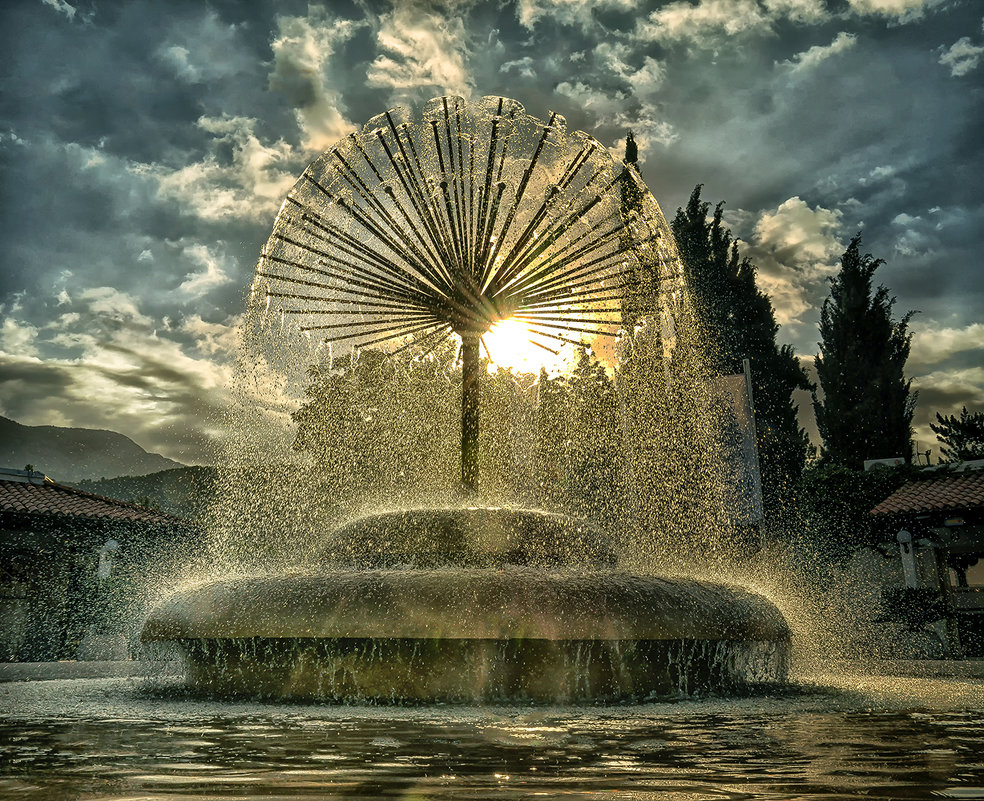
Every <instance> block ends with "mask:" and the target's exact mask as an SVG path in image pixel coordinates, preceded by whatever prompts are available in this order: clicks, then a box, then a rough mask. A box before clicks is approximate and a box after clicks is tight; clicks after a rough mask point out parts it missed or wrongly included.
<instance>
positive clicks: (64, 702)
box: [0, 680, 984, 801]
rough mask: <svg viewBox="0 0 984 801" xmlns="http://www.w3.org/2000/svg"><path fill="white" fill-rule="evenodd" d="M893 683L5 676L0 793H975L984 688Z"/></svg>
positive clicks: (979, 786)
mask: <svg viewBox="0 0 984 801" xmlns="http://www.w3.org/2000/svg"><path fill="white" fill-rule="evenodd" d="M902 684H904V685H905V686H901V685H902ZM920 688H921V689H920ZM896 689H898V690H899V692H896V691H895V689H893V688H892V687H887V688H886V687H882V689H881V691H880V693H879V692H875V691H872V690H871V688H864V687H859V686H855V685H843V686H842V687H840V688H838V689H830V688H818V687H811V688H807V689H800V690H799V691H796V692H790V693H787V694H784V695H783V696H782V697H773V698H759V699H739V700H731V701H729V700H721V699H718V700H713V699H711V700H706V701H691V702H685V703H679V704H654V705H642V706H631V707H608V708H586V709H577V708H544V707H539V708H529V707H499V708H460V707H440V706H432V707H418V708H411V709H399V708H395V709H394V708H385V709H381V708H375V709H374V708H354V707H342V706H302V705H296V706H287V705H259V704H257V705H250V704H221V703H213V702H207V701H195V700H190V699H187V698H186V697H184V696H182V695H180V694H179V693H176V692H174V691H171V690H168V689H167V688H166V687H165V688H163V689H162V688H161V686H157V687H156V688H155V689H153V690H151V691H148V689H147V688H146V686H144V685H141V684H140V683H132V682H130V683H128V682H125V681H120V680H92V681H82V680H79V681H74V682H64V681H62V682H58V681H51V682H32V683H27V682H24V683H10V684H5V685H0V713H3V722H0V798H25V799H49V798H86V799H97V798H114V799H123V798H128V799H129V798H140V799H158V798H159V799H165V798H166V799H179V798H203V797H205V798H252V797H263V798H297V797H302V796H314V797H317V796H321V797H332V798H405V799H470V798H490V797H495V798H535V797H548V798H550V797H563V798H574V799H576V798H596V797H601V796H603V797H606V798H619V799H670V800H671V801H673V800H676V799H679V800H681V801H682V799H688V801H689V800H692V799H718V798H724V799H757V798H770V799H794V798H795V799H807V798H818V799H819V798H824V799H847V798H868V799H870V798H882V799H925V798H933V797H937V798H956V799H984V712H982V708H984V707H982V706H981V705H979V704H978V703H976V698H977V696H978V694H979V686H977V685H975V684H973V683H970V682H956V681H949V682H940V681H934V682H923V683H922V684H913V683H912V682H911V681H909V682H901V683H900V686H899V687H898V688H896ZM906 693H908V695H906ZM916 695H918V696H919V698H916V697H915V696H916ZM899 698H903V699H905V701H906V703H907V704H908V706H907V707H902V706H899V705H898V704H896V703H893V702H892V699H899ZM913 701H915V703H913Z"/></svg>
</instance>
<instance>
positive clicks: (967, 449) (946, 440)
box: [929, 406, 984, 462]
mask: <svg viewBox="0 0 984 801" xmlns="http://www.w3.org/2000/svg"><path fill="white" fill-rule="evenodd" d="M929 427H930V428H931V429H933V433H934V434H936V439H938V440H939V441H940V445H942V448H941V449H940V453H941V454H942V456H943V460H944V461H947V462H966V461H970V460H971V459H984V412H974V413H973V414H971V413H970V412H968V411H967V407H966V406H964V407H963V408H962V409H961V410H960V417H957V416H956V415H953V414H950V415H941V414H940V413H939V412H937V413H936V423H930V424H929Z"/></svg>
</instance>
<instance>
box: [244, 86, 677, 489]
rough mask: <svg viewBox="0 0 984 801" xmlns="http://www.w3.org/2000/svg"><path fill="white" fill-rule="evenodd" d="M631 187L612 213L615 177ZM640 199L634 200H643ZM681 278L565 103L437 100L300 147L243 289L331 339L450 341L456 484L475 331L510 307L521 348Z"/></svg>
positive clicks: (599, 318) (473, 450)
mask: <svg viewBox="0 0 984 801" xmlns="http://www.w3.org/2000/svg"><path fill="white" fill-rule="evenodd" d="M626 183H631V184H632V185H633V188H634V191H635V194H636V195H637V196H638V197H639V202H638V203H636V204H635V208H633V209H632V210H630V211H628V212H627V213H622V212H623V211H626V210H625V209H624V203H623V189H624V186H625V184H626ZM643 195H645V205H646V206H648V208H647V209H646V210H647V211H648V212H649V213H647V214H645V215H643V214H640V213H639V212H640V210H642V208H643V201H642V197H643ZM644 253H648V254H651V255H650V260H651V262H652V263H653V264H656V265H658V268H657V273H658V276H657V277H658V279H663V280H665V281H668V282H672V281H674V280H676V281H679V280H680V271H679V267H678V265H679V261H678V260H677V259H676V258H675V253H674V250H673V245H672V237H671V236H670V234H669V230H668V228H667V226H666V222H665V220H664V219H663V216H662V214H661V213H660V211H659V208H658V206H657V205H656V203H655V201H654V200H652V197H651V196H649V194H648V192H647V191H646V190H645V187H644V186H643V185H642V183H641V181H640V180H639V179H638V175H637V174H636V173H635V171H634V170H632V169H630V168H627V167H625V166H624V165H623V164H621V163H619V162H617V161H616V160H615V159H614V158H613V157H612V156H611V155H610V154H609V153H608V151H607V150H606V149H605V148H604V147H603V146H601V145H600V144H599V143H598V142H597V141H595V140H594V139H592V138H591V137H590V136H588V135H586V134H584V133H581V132H568V131H567V129H566V123H565V121H564V118H563V117H561V116H560V115H558V114H551V115H550V118H549V120H548V121H547V122H542V121H540V120H537V119H535V118H534V117H532V116H530V115H529V114H526V113H525V111H524V110H523V107H522V105H520V104H519V103H517V102H516V101H514V100H508V99H506V98H501V97H487V98H484V99H483V100H482V101H480V102H479V103H476V104H472V105H468V104H466V103H465V102H464V101H463V100H462V99H461V98H449V97H442V98H437V99H435V100H433V101H431V102H430V103H428V104H427V105H426V106H425V108H424V109H423V111H422V113H421V115H420V116H419V117H415V116H414V115H413V114H412V113H411V112H410V111H408V110H406V109H393V110H391V111H387V112H386V113H385V114H381V115H379V116H378V117H375V118H374V119H372V120H371V121H370V122H369V123H368V124H367V125H366V126H365V127H364V128H363V129H362V131H361V132H359V133H357V134H352V135H351V136H349V137H348V138H346V139H345V140H343V141H342V142H340V143H339V144H337V145H336V146H335V147H333V148H331V149H330V150H329V151H327V152H326V153H325V154H324V155H322V156H321V157H320V158H319V159H317V160H316V161H314V162H313V163H312V164H311V165H310V166H309V167H308V168H307V169H306V170H305V171H304V174H303V175H302V177H301V178H300V180H299V181H298V182H297V183H296V184H295V186H294V188H293V189H292V190H291V191H290V193H289V194H288V196H287V199H286V200H285V201H284V204H283V206H282V208H281V210H280V213H279V215H278V217H277V220H276V223H275V224H274V228H273V233H272V234H271V236H270V238H269V240H268V241H267V243H266V245H265V247H264V248H263V253H262V256H261V258H260V261H259V264H258V266H257V270H256V281H255V283H254V286H253V296H254V300H256V301H258V302H260V303H262V304H264V305H265V306H266V307H267V309H268V310H269V312H270V313H272V314H275V315H280V316H282V317H283V318H285V320H286V318H290V321H291V323H292V324H293V325H296V327H297V328H298V329H299V330H300V331H304V332H310V333H311V334H315V335H317V336H319V337H323V338H325V339H326V340H327V341H328V342H330V343H334V344H337V345H340V346H346V345H349V346H353V347H367V346H371V345H377V344H381V343H391V342H392V343H396V342H401V344H399V345H397V346H395V348H394V349H397V350H398V349H399V348H401V347H408V346H409V344H410V342H411V341H412V342H415V343H418V344H423V345H424V346H425V347H427V348H431V349H432V348H436V347H437V346H438V345H440V344H441V343H442V342H443V341H444V340H445V339H447V338H448V337H450V336H452V334H456V335H458V336H459V337H460V338H461V361H462V366H463V371H464V378H463V383H462V391H463V403H462V483H463V484H464V486H465V487H466V488H468V489H470V490H474V489H475V487H476V485H477V482H478V413H479V375H478V371H479V361H480V342H481V339H482V336H483V335H484V334H485V333H486V332H487V331H488V330H489V329H490V328H491V327H493V326H495V325H496V324H497V323H501V322H503V321H505V320H509V319H512V320H516V321H519V322H521V323H522V325H523V326H525V328H526V330H527V334H528V339H529V342H530V343H531V344H533V345H534V346H536V347H539V348H542V349H545V350H551V351H554V350H555V349H556V348H557V347H558V346H559V345H563V344H566V343H571V344H581V343H582V342H585V341H587V340H590V339H594V338H598V337H608V338H614V337H616V336H617V335H618V332H619V331H620V329H621V328H622V326H623V323H624V316H625V313H626V309H627V307H631V308H633V309H638V308H640V306H643V307H645V306H649V307H652V310H653V311H655V295H654V293H653V287H652V276H651V275H650V276H646V279H647V280H640V269H639V260H640V255H641V254H644Z"/></svg>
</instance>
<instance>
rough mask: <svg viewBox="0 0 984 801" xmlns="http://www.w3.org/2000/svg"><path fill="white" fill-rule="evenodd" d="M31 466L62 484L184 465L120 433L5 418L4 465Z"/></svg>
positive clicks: (1, 436) (0, 422) (0, 446)
mask: <svg viewBox="0 0 984 801" xmlns="http://www.w3.org/2000/svg"><path fill="white" fill-rule="evenodd" d="M28 464H30V465H33V466H34V469H35V470H40V471H42V472H43V473H45V474H46V475H48V476H50V477H51V478H53V479H54V480H55V481H60V482H73V481H82V480H83V479H87V478H88V479H93V478H101V477H103V476H123V475H129V476H142V475H146V474H147V473H156V472H158V471H160V470H168V469H171V468H175V467H184V465H182V464H181V463H180V462H176V461H174V460H173V459H168V458H166V457H164V456H161V455H160V454H159V453H147V451H145V450H144V449H143V448H141V447H140V446H139V445H137V443H136V442H134V441H133V440H132V439H130V438H129V437H124V436H123V435H122V434H118V433H117V432H115V431H102V430H99V429H94V428H61V427H59V426H25V425H22V424H20V423H16V422H14V421H13V420H10V419H8V418H6V417H0V467H14V468H17V469H22V468H23V467H24V466H25V465H28Z"/></svg>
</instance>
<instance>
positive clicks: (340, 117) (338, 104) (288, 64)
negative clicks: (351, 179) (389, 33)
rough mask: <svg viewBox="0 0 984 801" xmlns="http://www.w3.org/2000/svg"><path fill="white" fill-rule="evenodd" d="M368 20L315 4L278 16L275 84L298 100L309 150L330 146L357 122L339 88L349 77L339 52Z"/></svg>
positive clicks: (296, 112)
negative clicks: (301, 12) (347, 17)
mask: <svg viewBox="0 0 984 801" xmlns="http://www.w3.org/2000/svg"><path fill="white" fill-rule="evenodd" d="M364 25H365V23H363V22H353V21H351V20H339V19H335V18H333V17H331V16H330V15H329V14H328V13H327V12H326V11H325V10H324V9H323V8H320V7H318V6H313V5H312V6H311V7H310V10H309V12H308V16H307V17H279V18H278V19H277V30H278V33H277V36H276V38H274V40H273V42H272V43H271V48H272V50H273V72H272V73H271V74H270V88H271V89H274V90H276V91H280V92H283V93H284V94H286V95H287V97H288V99H289V100H290V101H291V103H292V104H293V106H294V116H295V117H296V119H297V124H298V126H299V128H300V129H301V135H302V140H303V141H302V146H303V147H304V149H305V150H308V151H318V152H320V151H322V150H326V149H327V148H329V147H330V146H331V145H333V144H334V143H335V142H337V141H338V140H339V139H341V138H342V137H344V136H347V135H348V134H349V133H351V132H352V131H354V130H355V128H356V126H355V125H354V124H353V123H352V122H351V121H350V120H349V119H348V118H347V117H346V116H345V107H344V104H343V103H342V96H341V93H340V92H339V91H338V86H340V85H343V84H344V83H345V80H344V77H343V74H344V68H343V67H342V66H341V65H340V64H338V63H336V58H335V56H336V54H337V51H338V49H339V48H340V47H341V46H342V45H343V44H344V43H345V42H347V41H348V40H349V39H351V38H352V36H353V35H354V34H355V33H356V31H358V30H359V28H361V27H364Z"/></svg>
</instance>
